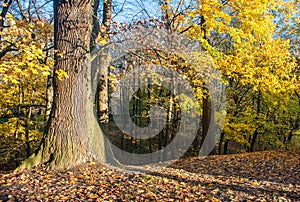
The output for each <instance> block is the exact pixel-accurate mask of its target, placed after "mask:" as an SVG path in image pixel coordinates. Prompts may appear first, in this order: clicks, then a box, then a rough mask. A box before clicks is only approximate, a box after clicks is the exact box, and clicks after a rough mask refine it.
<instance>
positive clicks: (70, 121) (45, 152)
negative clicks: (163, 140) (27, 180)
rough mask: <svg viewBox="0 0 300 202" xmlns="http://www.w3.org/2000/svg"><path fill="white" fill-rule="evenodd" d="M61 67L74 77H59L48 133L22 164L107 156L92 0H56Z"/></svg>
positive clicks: (63, 163)
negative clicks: (94, 67) (94, 75)
mask: <svg viewBox="0 0 300 202" xmlns="http://www.w3.org/2000/svg"><path fill="white" fill-rule="evenodd" d="M54 12H55V21H54V41H55V44H54V47H55V50H56V51H57V53H59V54H62V55H63V56H62V57H59V56H58V54H57V56H56V60H55V70H56V71H57V70H60V69H61V70H64V71H65V72H66V73H67V75H68V77H67V78H64V79H63V80H59V79H58V78H57V76H55V77H54V81H53V84H54V86H53V87H54V97H53V108H52V111H51V114H50V117H49V123H48V129H47V130H48V133H47V134H46V136H45V139H44V141H43V143H42V145H41V148H40V150H39V151H38V153H36V154H35V155H33V156H31V157H30V158H29V159H27V160H26V161H25V162H24V163H23V164H22V165H21V166H20V167H19V169H22V168H25V167H30V166H33V165H37V164H40V163H46V164H47V166H48V167H49V168H50V169H67V168H70V167H73V166H75V165H78V164H81V163H84V162H87V161H91V160H99V161H102V162H104V161H105V160H106V158H105V157H106V155H105V142H104V136H103V132H102V131H101V128H100V127H99V125H98V122H97V119H96V117H95V114H94V112H93V103H94V95H93V91H92V83H91V59H90V37H91V30H92V13H93V10H92V5H91V2H90V1H87V0H69V1H63V0H55V1H54Z"/></svg>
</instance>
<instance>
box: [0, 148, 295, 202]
mask: <svg viewBox="0 0 300 202" xmlns="http://www.w3.org/2000/svg"><path fill="white" fill-rule="evenodd" d="M299 156H300V151H297V152H275V151H268V152H254V153H247V154H233V155H226V156H208V157H205V158H204V157H195V158H187V159H181V160H179V161H177V162H175V163H173V164H172V165H171V166H170V167H168V168H162V167H159V166H154V167H151V169H150V167H147V168H146V167H144V168H142V169H145V170H147V169H150V170H152V172H151V173H128V172H123V171H121V170H119V169H113V168H108V167H104V166H102V165H100V164H97V163H89V164H84V165H81V166H78V167H76V168H74V169H71V170H67V171H63V172H58V171H45V169H43V167H37V168H34V169H31V170H25V171H21V172H17V173H8V174H1V175H0V201H1V200H2V201H300V158H299Z"/></svg>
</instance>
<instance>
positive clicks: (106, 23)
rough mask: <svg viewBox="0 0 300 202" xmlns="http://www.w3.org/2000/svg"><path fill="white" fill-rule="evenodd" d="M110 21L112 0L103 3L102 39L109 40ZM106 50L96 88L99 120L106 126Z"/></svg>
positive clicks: (101, 61) (103, 54)
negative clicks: (97, 91)
mask: <svg viewBox="0 0 300 202" xmlns="http://www.w3.org/2000/svg"><path fill="white" fill-rule="evenodd" d="M111 20H112V0H105V1H103V21H102V24H103V27H104V29H102V30H101V31H102V32H101V35H102V37H105V38H106V39H107V40H108V39H109V33H110V26H111ZM108 66H109V63H108V50H107V49H105V50H104V51H103V53H102V54H101V57H100V72H101V78H100V82H99V86H98V90H99V106H98V107H99V120H100V122H101V123H104V124H107V123H108V121H109V116H108V87H109V85H108Z"/></svg>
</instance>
